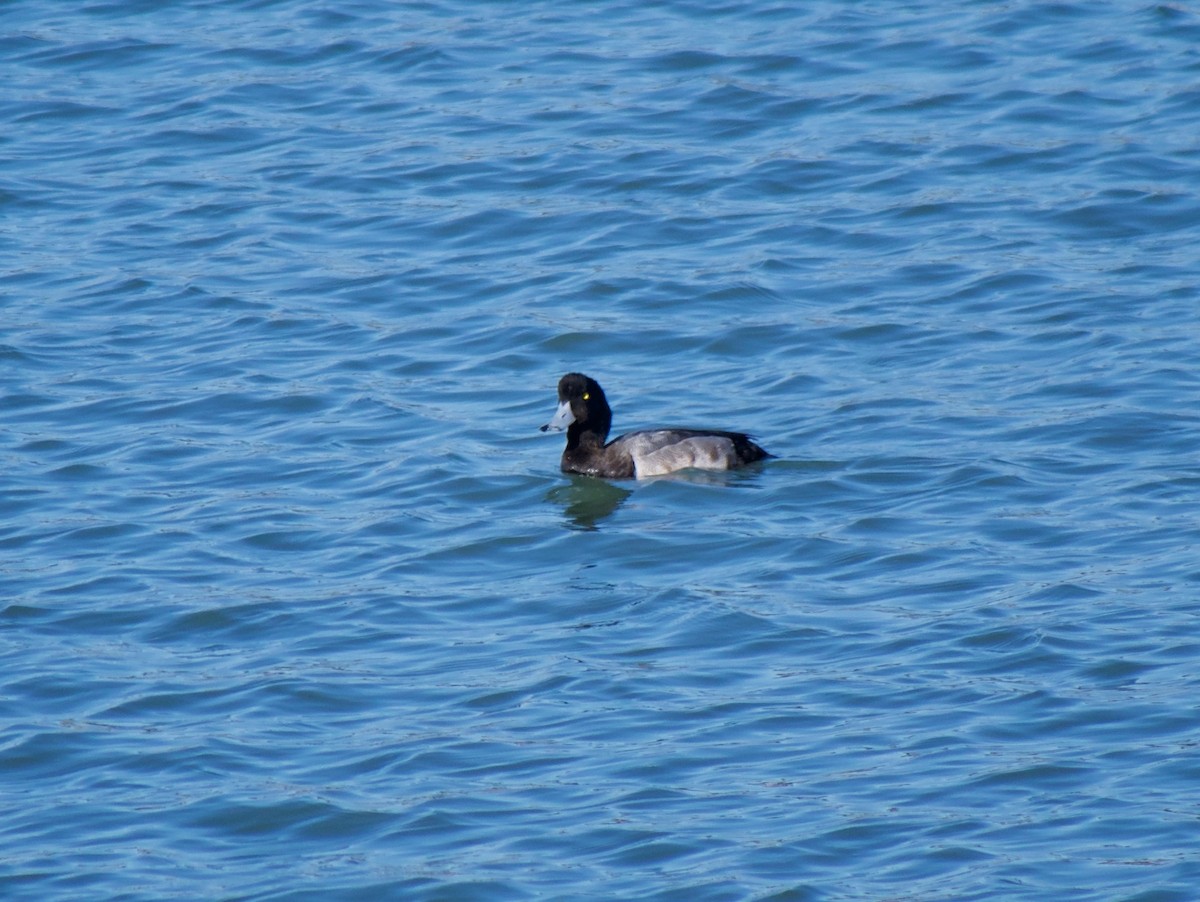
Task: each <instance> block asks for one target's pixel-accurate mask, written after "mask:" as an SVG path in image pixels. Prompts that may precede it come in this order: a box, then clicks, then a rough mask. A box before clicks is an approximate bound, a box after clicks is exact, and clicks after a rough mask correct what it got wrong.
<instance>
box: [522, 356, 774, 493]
mask: <svg viewBox="0 0 1200 902" xmlns="http://www.w3.org/2000/svg"><path fill="white" fill-rule="evenodd" d="M611 427H612V408H610V407H609V406H608V398H606V397H605V395H604V389H602V388H601V387H600V383H599V382H597V381H596V380H595V379H593V378H591V377H590V376H585V375H583V373H567V374H566V375H565V376H563V377H562V379H560V380H559V382H558V410H557V411H556V412H555V414H554V417H553V419H551V420H550V422H549V423H547V424H546V425H544V426H542V430H541V431H542V432H548V431H550V430H555V431H559V432H561V431H562V430H564V429H565V430H566V431H567V447H566V450H564V451H563V455H562V471H563V472H564V473H579V474H581V475H584V476H599V477H601V478H604V479H646V478H648V477H651V476H665V475H666V474H668V473H674V472H676V471H678V470H686V469H691V468H695V469H701V470H733V469H736V468H738V467H744V466H746V465H747V464H751V463H754V462H755V461H760V460H765V459H767V458H768V457H773V456H774V455H772V454H770V453H768V452H767V451H766V450H764V449H763V448H761V447H759V446H758V445H757V444H755V443H754V441H753V440H752V439H751V438H750V436H749V435H747V434H746V433H744V432H723V431H720V430H715V429H676V428H668V429H642V430H638V431H637V432H627V433H625V434H624V435H622V436H620V437H618V438H615V439H613V440H612V441H611V442H608V441H607V439H608V431H609V429H610V428H611ZM606 442H607V443H606Z"/></svg>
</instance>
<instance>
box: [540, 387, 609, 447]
mask: <svg viewBox="0 0 1200 902" xmlns="http://www.w3.org/2000/svg"><path fill="white" fill-rule="evenodd" d="M611 427H612V411H611V410H610V409H609V407H608V399H607V398H605V397H604V389H602V388H601V387H600V383H598V382H597V381H596V380H595V379H590V378H588V377H587V376H585V375H583V374H582V373H567V374H566V375H565V376H563V377H562V378H561V379H559V380H558V412H557V413H555V414H554V419H552V420H551V421H550V422H549V423H547V424H546V425H545V426H543V427H542V432H545V431H546V430H547V429H557V430H560V431H561V430H563V429H566V430H567V445H568V446H570V445H572V444H574V443H577V442H578V441H579V438H580V436H581V435H583V434H584V433H589V434H593V435H596V436H598V437H599V441H600V444H604V441H605V440H606V439H607V438H608V430H609V429H610V428H611Z"/></svg>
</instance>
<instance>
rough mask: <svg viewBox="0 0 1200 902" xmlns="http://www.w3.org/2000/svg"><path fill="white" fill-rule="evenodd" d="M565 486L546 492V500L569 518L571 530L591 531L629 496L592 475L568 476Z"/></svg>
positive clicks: (626, 491) (626, 490)
mask: <svg viewBox="0 0 1200 902" xmlns="http://www.w3.org/2000/svg"><path fill="white" fill-rule="evenodd" d="M568 478H569V479H570V480H571V481H570V482H569V483H567V484H566V485H556V486H555V487H554V488H552V489H551V490H550V491H549V492H547V493H546V500H547V501H551V502H553V503H554V504H559V505H562V507H563V512H564V513H565V514H566V515H567V517H568V518H570V520H571V522H570V523H569V524H567V525H568V527H570V528H572V529H595V528H596V524H597V523H598V522H599V521H600V520H603V519H605V518H606V517H609V516H611V515H612V514H613V512H614V511H616V509H617V508H619V507H620V506H621V505H622V504H623V503H624V502H625V499H626V498H628V497H629V496H630V495H631V494H633V493H632V492H631V491H630V490H629V489H623V488H620V487H619V486H616V485H613V484H612V483H611V482H605V481H604V480H603V479H596V478H595V477H593V476H575V475H572V476H570V477H568Z"/></svg>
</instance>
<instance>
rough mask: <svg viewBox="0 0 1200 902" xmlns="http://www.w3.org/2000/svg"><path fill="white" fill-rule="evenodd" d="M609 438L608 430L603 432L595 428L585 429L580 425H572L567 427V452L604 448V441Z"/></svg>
mask: <svg viewBox="0 0 1200 902" xmlns="http://www.w3.org/2000/svg"><path fill="white" fill-rule="evenodd" d="M607 438H608V429H607V428H606V429H605V430H604V431H603V432H601V431H599V430H597V429H594V428H587V429H585V428H584V427H583V426H580V425H579V424H578V423H572V424H571V425H570V426H569V427H567V450H568V451H574V450H575V449H576V448H603V447H604V440H605V439H607Z"/></svg>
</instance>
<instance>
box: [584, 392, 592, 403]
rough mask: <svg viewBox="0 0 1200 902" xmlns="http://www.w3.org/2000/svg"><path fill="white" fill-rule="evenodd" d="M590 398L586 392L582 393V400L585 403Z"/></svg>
mask: <svg viewBox="0 0 1200 902" xmlns="http://www.w3.org/2000/svg"><path fill="white" fill-rule="evenodd" d="M590 397H591V395H589V394H588V393H587V392H584V393H583V400H585V401H586V400H588V398H590Z"/></svg>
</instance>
